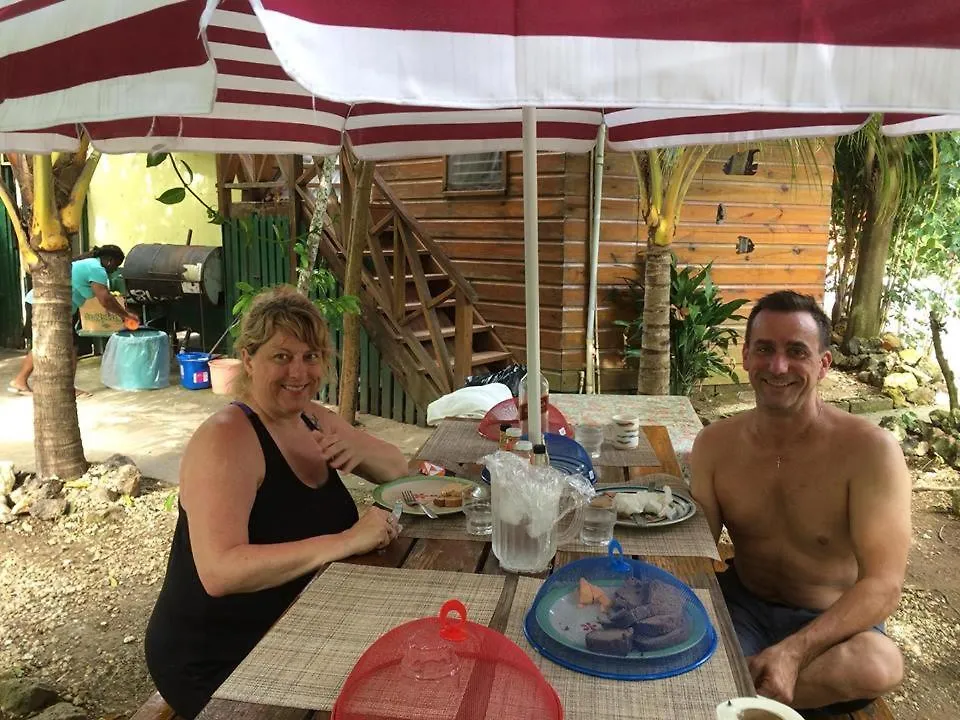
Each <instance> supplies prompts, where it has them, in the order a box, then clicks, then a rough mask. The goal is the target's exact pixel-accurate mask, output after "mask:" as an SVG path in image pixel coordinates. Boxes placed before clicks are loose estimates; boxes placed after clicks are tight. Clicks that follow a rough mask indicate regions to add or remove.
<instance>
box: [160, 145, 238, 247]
mask: <svg viewBox="0 0 960 720" xmlns="http://www.w3.org/2000/svg"><path fill="white" fill-rule="evenodd" d="M165 162H169V163H170V167H172V168H173V172H174V173H176V175H177V178H178V179H179V180H180V185H179V186H175V187H172V188H167V189H166V190H164V191H163V192H162V193H160V195H158V196H157V201H158V202H162V203H163V204H164V205H178V204H179V203H182V202H183V201H184V200H186V198H187V193H190V194H191V195H193V197H194V198H195V199H196V201H197V202H198V203H200V204H201V205H203V207H204V208H206V210H207V220H208V221H209V222H210V223H211V224H213V225H223V224H224V223H225V222H226V221H227V220H226V218H225V217H224V216H223V215H221V214H220V213H219V212H217V211H216V210H214V209H213V208H212V207H210V205H208V204H207V203H206V202H205V201H204V199H203V198H202V197H200V196H199V195H197V193H196V192H194V190H193V188H192V187H191V186H192V185H193V170H192V169H191V167H190V166H189V165H188V164H187V163H186V161H184V160H178V159H177V158H175V157H174V156H173V155H171V154H170V153H165V152H160V153H150V154H149V155H147V167H148V168H152V167H157V166H159V165H162V164H163V163H165ZM181 165H182V166H183V168H182V171H181V168H180V166H181ZM184 174H186V177H184ZM247 229H249V228H247Z"/></svg>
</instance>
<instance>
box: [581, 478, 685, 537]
mask: <svg viewBox="0 0 960 720" xmlns="http://www.w3.org/2000/svg"><path fill="white" fill-rule="evenodd" d="M641 490H642V491H644V492H659V493H662V492H663V490H662V489H660V488H651V487H649V486H647V485H617V486H614V487H602V488H597V492H598V493H599V492H604V493H636V492H640V491H641ZM671 492H672V493H673V502H672V503H671V505H672V507H675V508H676V509H677V511H678V515H677V516H676V517H675V518H673V519H672V520H671V519H669V518H662V519H660V520H654V519H652V518H651V519H649V521H648V522H647V523H646V524H644V525H637V523H635V522H634V521H633V520H632V519H630V518H628V517H620V516H619V515H618V516H617V525H619V526H621V527H632V528H640V529H641V530H643V529H646V528H661V527H667V526H668V525H676V524H677V523H681V522H683V521H684V520H689V519H690V518H692V517H693V516H694V515H696V514H697V504H696V503H695V502H693V500H691V499H690V498H689V497H687V496H686V495H684V494H682V493H680V492H678V491H676V490H673V489H672V488H671ZM644 517H647V516H644Z"/></svg>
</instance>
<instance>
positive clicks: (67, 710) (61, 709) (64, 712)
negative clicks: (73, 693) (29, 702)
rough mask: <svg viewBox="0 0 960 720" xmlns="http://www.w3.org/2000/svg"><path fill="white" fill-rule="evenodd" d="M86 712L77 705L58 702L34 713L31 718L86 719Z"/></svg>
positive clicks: (34, 719)
mask: <svg viewBox="0 0 960 720" xmlns="http://www.w3.org/2000/svg"><path fill="white" fill-rule="evenodd" d="M86 717H87V716H86V714H85V713H84V712H83V710H81V709H80V708H78V707H77V706H76V705H71V704H70V703H68V702H58V703H57V704H56V705H51V706H50V707H48V708H47V709H46V710H44V711H43V712H41V713H38V714H37V715H34V716H33V717H32V718H31V719H30V720H86Z"/></svg>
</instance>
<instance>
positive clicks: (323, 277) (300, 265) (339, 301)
mask: <svg viewBox="0 0 960 720" xmlns="http://www.w3.org/2000/svg"><path fill="white" fill-rule="evenodd" d="M276 241H277V242H282V243H285V242H286V241H285V240H283V238H281V237H280V236H279V232H278V233H277V237H276ZM293 249H294V252H295V253H296V255H297V276H298V277H300V276H301V275H303V274H306V275H307V277H308V280H307V296H308V297H309V298H310V299H311V300H312V301H313V304H314V305H316V306H317V309H318V310H320V312H322V313H323V316H324V317H325V318H326V320H327V324H328V325H330V327H333V328H339V327H341V326H342V324H343V315H344V313H357V314H359V313H360V299H359V298H358V297H357V296H355V295H341V296H338V295H337V278H336V276H335V275H334V274H333V272H331V271H330V268H328V267H327V266H326V265H325V264H324V263H323V262H322V261H317V263H316V264H315V265H314V266H313V267H309V265H310V253H309V252H308V250H307V246H306V244H305V243H304V242H303V239H302V238H298V239H297V240H296V241H295V242H294V245H293ZM268 287H275V286H265V287H254V286H253V285H251V284H250V283H248V282H244V281H242V280H241V281H240V282H238V283H237V290H239V291H240V296H239V297H238V298H237V301H236V302H235V303H234V305H233V308H231V313H232V314H233V317H234V321H233V324H232V325H231V326H230V334H231V335H232V336H233V337H236V336H237V335H238V334H239V332H240V319H241V318H242V317H243V314H244V313H245V312H246V310H247V308H248V307H249V306H250V303H251V302H253V299H254V298H255V297H256V296H257V295H259V294H260V293H261V292H263V291H264V290H266V289H267V288H268Z"/></svg>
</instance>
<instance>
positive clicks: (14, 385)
mask: <svg viewBox="0 0 960 720" xmlns="http://www.w3.org/2000/svg"><path fill="white" fill-rule="evenodd" d="M32 374H33V352H28V353H27V354H26V355H24V357H23V363H21V365H20V372H18V373H17V376H16V377H15V378H13V380H11V381H10V388H11V389H13V390H17V391H19V392H24V393H28V392H30V376H31V375H32Z"/></svg>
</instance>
